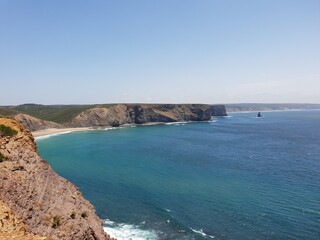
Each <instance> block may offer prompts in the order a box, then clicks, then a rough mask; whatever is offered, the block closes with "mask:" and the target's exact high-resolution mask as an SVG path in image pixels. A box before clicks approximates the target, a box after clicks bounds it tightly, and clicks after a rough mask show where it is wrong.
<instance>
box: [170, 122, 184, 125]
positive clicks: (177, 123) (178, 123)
mask: <svg viewBox="0 0 320 240" xmlns="http://www.w3.org/2000/svg"><path fill="white" fill-rule="evenodd" d="M186 123H188V122H168V123H165V125H185V124H186Z"/></svg>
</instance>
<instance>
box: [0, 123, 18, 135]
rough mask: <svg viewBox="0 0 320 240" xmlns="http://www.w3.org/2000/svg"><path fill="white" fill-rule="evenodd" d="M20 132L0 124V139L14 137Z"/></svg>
mask: <svg viewBox="0 0 320 240" xmlns="http://www.w3.org/2000/svg"><path fill="white" fill-rule="evenodd" d="M17 134H18V131H17V130H14V129H12V128H11V127H7V126H5V125H3V124H0V137H6V136H9V137H11V136H14V135H17Z"/></svg>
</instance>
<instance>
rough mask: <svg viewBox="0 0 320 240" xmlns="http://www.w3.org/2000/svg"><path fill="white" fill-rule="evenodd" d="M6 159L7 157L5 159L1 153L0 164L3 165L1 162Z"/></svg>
mask: <svg viewBox="0 0 320 240" xmlns="http://www.w3.org/2000/svg"><path fill="white" fill-rule="evenodd" d="M5 159H6V157H5V156H3V154H2V153H0V163H1V162H3V161H4V160H5Z"/></svg>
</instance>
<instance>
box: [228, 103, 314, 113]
mask: <svg viewBox="0 0 320 240" xmlns="http://www.w3.org/2000/svg"><path fill="white" fill-rule="evenodd" d="M225 107H226V111H227V112H228V113H231V112H256V111H259V112H271V111H272V112H274V111H298V110H317V109H320V104H312V103H235V104H225Z"/></svg>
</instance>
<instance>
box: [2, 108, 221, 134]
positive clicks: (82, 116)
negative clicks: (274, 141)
mask: <svg viewBox="0 0 320 240" xmlns="http://www.w3.org/2000/svg"><path fill="white" fill-rule="evenodd" d="M0 114H5V115H9V116H11V117H14V119H16V120H17V121H18V122H20V123H21V124H22V125H23V126H24V127H26V128H27V129H29V130H30V131H38V130H44V129H48V128H63V127H102V126H118V125H122V124H130V123H134V124H142V123H149V122H177V121H208V120H210V118H211V116H226V109H225V107H224V105H206V104H104V105H91V106H89V105H83V106H73V105H65V106H64V105H61V106H45V105H36V104H34V105H32V104H27V105H22V106H16V107H10V108H9V107H7V108H4V107H0Z"/></svg>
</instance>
